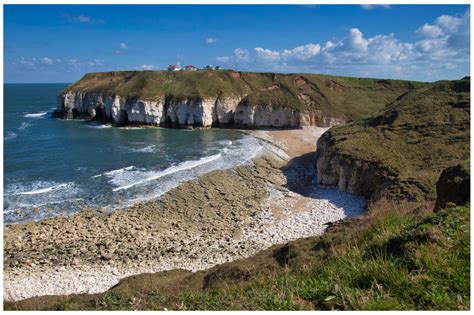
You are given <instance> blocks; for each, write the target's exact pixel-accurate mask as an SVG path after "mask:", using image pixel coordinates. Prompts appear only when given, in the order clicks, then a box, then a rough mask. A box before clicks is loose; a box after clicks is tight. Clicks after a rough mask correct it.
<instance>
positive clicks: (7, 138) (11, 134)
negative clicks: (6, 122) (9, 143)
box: [3, 131, 17, 140]
mask: <svg viewBox="0 0 474 315" xmlns="http://www.w3.org/2000/svg"><path fill="white" fill-rule="evenodd" d="M16 136H17V134H16V133H14V132H12V131H9V132H7V136H6V137H5V138H3V140H11V139H13V138H16Z"/></svg>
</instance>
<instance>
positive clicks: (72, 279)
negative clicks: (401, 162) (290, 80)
mask: <svg viewBox="0 0 474 315" xmlns="http://www.w3.org/2000/svg"><path fill="white" fill-rule="evenodd" d="M325 130H327V129H326V128H315V129H309V130H291V131H288V130H281V131H280V130H275V131H268V130H265V131H264V130H256V131H252V132H250V134H252V135H253V136H254V137H256V138H258V139H260V140H261V141H262V142H263V143H264V149H263V150H261V152H260V153H259V154H258V155H257V156H256V157H254V158H253V163H252V165H251V166H237V167H235V168H233V169H229V170H224V171H212V172H210V173H206V174H203V175H201V176H199V177H198V178H197V179H194V180H191V181H188V182H184V183H181V184H180V185H179V186H178V187H175V188H173V189H171V190H170V191H168V192H166V193H165V194H163V195H162V196H161V197H160V198H159V199H158V200H156V201H148V202H144V203H140V204H137V205H134V206H132V207H130V208H128V209H127V210H123V211H114V212H112V213H94V212H92V211H90V210H85V211H82V212H80V213H78V214H75V215H72V216H71V217H55V218H51V219H46V220H42V221H39V222H26V223H20V224H17V225H14V226H8V227H5V229H4V301H16V300H21V299H25V298H29V297H33V296H38V295H64V294H72V293H97V292H102V291H105V290H107V289H108V288H110V287H111V286H113V285H115V284H116V283H117V282H118V281H119V280H120V279H122V278H124V277H127V276H131V275H134V274H139V273H147V272H158V271H164V270H171V269H178V268H181V269H186V270H190V271H197V270H203V269H208V268H210V267H212V266H215V265H217V264H221V263H224V262H228V261H232V260H236V259H239V258H245V257H249V256H252V255H254V254H256V253H257V252H259V251H261V250H263V249H266V248H268V247H270V246H272V245H275V244H281V243H285V242H287V241H290V240H294V239H297V238H302V237H307V236H314V235H320V234H322V233H323V232H324V230H325V228H326V224H327V223H328V222H332V221H337V220H340V219H343V218H345V217H353V216H356V215H358V214H361V213H363V210H364V205H365V203H364V202H363V201H362V200H361V199H360V198H358V197H355V196H352V195H349V194H347V193H342V192H338V191H336V190H328V189H319V188H316V187H315V186H314V182H313V178H314V169H313V168H312V167H313V166H312V165H311V162H312V158H314V152H315V144H316V140H317V138H319V136H320V135H321V134H322V133H323V132H324V131H325ZM244 133H247V131H245V132H244ZM275 144H276V145H275Z"/></svg>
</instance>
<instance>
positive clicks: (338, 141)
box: [317, 78, 470, 200]
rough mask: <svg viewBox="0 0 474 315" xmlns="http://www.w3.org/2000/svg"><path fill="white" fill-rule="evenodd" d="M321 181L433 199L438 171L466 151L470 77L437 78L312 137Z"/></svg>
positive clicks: (376, 193) (371, 193)
mask: <svg viewBox="0 0 474 315" xmlns="http://www.w3.org/2000/svg"><path fill="white" fill-rule="evenodd" d="M318 147H319V148H320V150H319V151H320V155H319V157H318V162H317V166H318V175H319V180H320V182H321V183H322V184H326V185H338V186H339V188H341V189H343V190H348V191H351V192H353V193H356V194H359V195H363V196H364V197H366V198H367V199H370V200H376V199H378V198H380V197H382V196H386V197H391V198H396V199H399V198H408V199H420V200H422V199H425V198H430V199H433V198H434V197H435V183H436V180H437V179H438V177H439V174H440V172H441V171H442V170H443V169H445V168H446V167H448V166H452V165H454V164H457V163H460V162H464V161H465V160H467V159H469V153H470V79H469V78H465V79H463V80H458V81H441V82H438V83H436V84H434V85H433V86H428V87H424V88H421V89H418V90H414V91H412V92H410V93H407V94H406V95H404V96H402V97H400V98H398V99H397V100H396V101H394V102H392V103H391V104H389V105H388V106H387V107H386V109H385V110H384V112H383V113H382V114H381V115H378V116H375V117H372V118H368V119H363V120H359V121H356V122H354V123H351V124H348V125H345V126H338V127H335V128H332V129H331V130H329V131H328V132H327V133H326V134H324V135H323V136H322V137H321V138H320V140H319V141H318Z"/></svg>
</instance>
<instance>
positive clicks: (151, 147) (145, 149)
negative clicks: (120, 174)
mask: <svg viewBox="0 0 474 315" xmlns="http://www.w3.org/2000/svg"><path fill="white" fill-rule="evenodd" d="M128 150H129V151H130V152H137V153H153V152H155V150H156V146H155V145H154V144H150V145H148V146H146V147H143V148H128Z"/></svg>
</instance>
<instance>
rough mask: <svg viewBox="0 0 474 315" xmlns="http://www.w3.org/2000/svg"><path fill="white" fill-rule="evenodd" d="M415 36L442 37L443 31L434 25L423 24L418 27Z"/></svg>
mask: <svg viewBox="0 0 474 315" xmlns="http://www.w3.org/2000/svg"><path fill="white" fill-rule="evenodd" d="M416 33H417V34H419V35H421V36H425V37H431V38H436V37H439V36H441V35H443V34H444V33H443V31H442V30H441V29H440V28H439V27H438V26H436V25H429V24H425V25H423V26H422V27H420V28H419V29H418V30H417V31H416Z"/></svg>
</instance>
